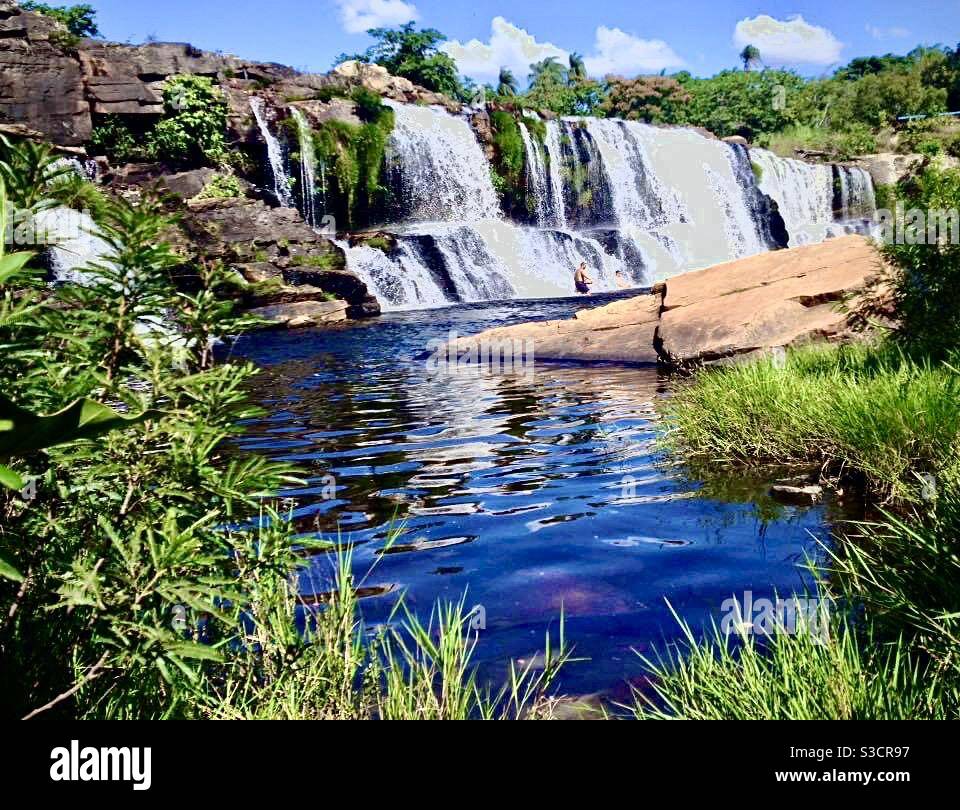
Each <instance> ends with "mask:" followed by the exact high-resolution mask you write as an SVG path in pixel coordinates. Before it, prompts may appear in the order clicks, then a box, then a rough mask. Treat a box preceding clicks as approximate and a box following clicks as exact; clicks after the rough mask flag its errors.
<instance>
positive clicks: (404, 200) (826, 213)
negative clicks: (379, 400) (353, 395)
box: [258, 100, 875, 310]
mask: <svg viewBox="0 0 960 810" xmlns="http://www.w3.org/2000/svg"><path fill="white" fill-rule="evenodd" d="M384 103H385V104H388V105H389V106H390V107H391V109H392V110H393V111H394V118H395V126H394V129H393V131H392V133H391V135H390V138H389V141H388V144H387V151H386V157H385V182H386V183H388V184H389V186H390V188H391V191H392V194H393V201H394V205H393V207H392V210H393V212H394V217H395V221H394V223H393V224H388V225H384V226H381V230H383V231H384V232H385V233H387V234H390V235H391V237H392V239H391V244H390V246H388V247H385V248H384V249H379V248H373V247H370V246H366V245H363V244H355V245H354V246H350V244H348V243H347V242H340V243H338V244H340V245H341V247H342V248H343V249H344V252H345V253H346V256H347V264H348V267H349V268H350V269H351V270H352V271H353V272H354V273H356V274H357V275H358V276H359V277H360V278H361V279H363V281H364V282H365V283H366V284H367V286H368V287H369V289H370V292H371V293H372V294H373V295H375V296H376V297H377V298H378V299H379V300H380V302H381V305H382V306H383V308H384V309H385V310H397V309H419V308H427V307H439V306H447V305H450V304H454V303H460V302H471V301H485V300H499V299H509V298H543V297H554V296H569V295H571V294H573V289H572V288H573V283H572V276H573V271H574V268H575V267H576V266H577V265H578V264H580V262H586V263H587V265H588V267H589V268H590V272H591V275H593V276H594V278H595V279H596V282H597V283H596V284H595V286H594V288H593V289H594V290H595V291H597V292H602V291H609V290H615V289H617V288H618V285H617V278H616V276H617V274H618V273H620V274H622V276H623V277H625V278H626V279H627V280H628V281H629V282H630V283H632V284H633V285H636V286H643V285H648V284H650V283H651V282H652V281H654V280H657V279H663V278H667V277H669V276H671V275H675V274H676V273H679V272H684V271H686V270H691V269H695V268H698V267H704V266H709V265H712V264H717V263H721V262H725V261H729V260H730V259H734V258H739V257H741V256H747V255H751V254H755V253H758V252H761V251H764V250H768V249H773V248H776V247H783V246H786V245H787V244H788V242H789V244H791V245H797V244H804V243H807V242H814V241H820V240H822V239H824V238H827V237H828V236H830V235H833V234H835V233H837V232H839V231H838V230H837V228H838V227H841V226H842V227H847V225H844V224H843V223H837V222H836V221H835V216H834V207H835V206H834V196H835V194H834V186H835V184H834V181H833V170H832V169H831V167H829V166H822V165H811V164H807V163H803V162H801V161H797V160H787V159H783V158H779V157H777V156H776V155H774V154H772V153H771V152H768V151H766V150H762V149H754V150H752V151H748V150H747V149H746V148H745V147H743V146H739V145H735V144H729V143H725V142H723V141H720V140H718V139H715V138H709V137H705V136H703V135H702V134H700V133H699V132H696V131H693V130H690V129H684V128H661V127H655V126H650V125H646V124H641V123H639V122H635V121H621V120H616V119H592V118H576V117H570V118H562V119H554V120H549V121H546V122H544V131H545V136H544V137H543V139H542V141H541V139H540V138H539V137H537V136H536V133H535V132H534V128H533V124H532V123H531V122H530V121H529V120H528V118H530V119H532V118H534V117H536V116H535V114H532V113H528V112H525V113H524V116H523V117H521V119H520V120H519V122H518V123H519V130H520V136H521V139H522V142H523V149H524V155H525V174H524V178H525V180H524V182H525V184H526V189H525V192H526V197H527V200H528V205H527V213H528V214H529V219H530V221H531V222H533V223H535V226H533V227H531V226H528V225H521V224H519V223H518V222H513V221H511V220H509V219H507V218H506V217H505V216H504V214H503V212H502V211H501V209H500V204H499V198H498V195H497V192H496V190H495V188H494V185H493V181H492V178H491V166H490V163H489V162H488V160H487V158H486V155H485V154H484V150H483V148H482V146H481V144H480V141H479V140H478V138H477V135H476V134H475V132H474V130H473V128H472V127H471V126H470V123H469V122H468V119H467V118H466V117H464V116H457V115H452V114H450V113H448V112H447V111H446V110H444V109H442V108H440V107H421V106H415V105H408V104H400V103H398V102H394V101H390V100H385V102H384ZM261 113H262V110H261ZM294 116H295V118H296V120H297V123H298V126H299V127H300V140H301V152H303V153H307V152H308V151H311V152H312V150H306V149H304V143H305V142H306V137H307V135H309V132H308V130H309V127H308V126H307V125H306V121H305V119H304V118H303V116H302V114H298V113H294ZM258 120H260V121H263V116H262V114H261V115H260V116H259V118H258ZM262 126H263V124H262ZM274 144H275V145H274V147H272V149H271V164H273V162H274V161H275V160H279V162H280V164H281V168H282V152H281V151H280V146H279V144H276V142H275V140H274ZM318 170H319V172H320V173H321V177H320V188H321V189H322V172H323V166H322V165H318V164H317V163H316V162H313V163H311V162H309V161H308V160H303V161H302V165H301V173H302V176H301V178H300V185H301V187H302V189H303V191H302V194H301V195H300V196H301V197H302V198H303V200H302V205H303V212H304V216H305V218H306V219H307V220H308V221H309V222H311V224H314V225H315V224H316V218H317V214H318V213H321V212H322V211H318V208H317V183H318V177H317V174H318ZM836 171H838V172H839V176H838V179H837V183H836V195H837V197H838V199H839V203H838V208H839V209H842V211H843V215H844V216H845V217H852V216H864V215H866V214H867V213H869V212H871V211H872V208H873V206H874V205H875V203H874V198H873V187H872V183H871V182H870V178H869V175H867V173H866V172H864V171H863V170H861V169H856V168H847V167H844V168H842V169H840V168H838V169H837V170H836ZM321 193H322V191H321ZM778 211H779V213H778ZM851 227H853V226H851Z"/></svg>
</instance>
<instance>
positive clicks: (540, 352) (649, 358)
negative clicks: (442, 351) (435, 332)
mask: <svg viewBox="0 0 960 810" xmlns="http://www.w3.org/2000/svg"><path fill="white" fill-rule="evenodd" d="M659 313H660V298H659V297H658V296H655V295H643V296H638V297H636V298H627V299H625V300H622V301H615V302H614V303H612V304H607V305H606V306H603V307H599V308H597V309H585V310H581V311H580V312H578V313H577V315H576V316H575V317H573V318H570V319H568V320H558V321H536V322H533V323H524V324H518V325H516V326H502V327H498V328H496V329H488V330H486V331H485V332H481V333H480V334H478V335H475V336H473V337H470V338H461V339H460V340H458V341H457V342H456V348H457V349H458V351H460V352H463V353H465V352H466V351H468V350H470V349H471V348H473V347H476V346H480V347H481V348H483V347H484V346H485V345H495V344H498V343H502V342H505V341H519V342H520V343H521V344H523V343H527V344H528V345H530V346H532V348H533V354H534V357H535V358H536V359H537V360H575V361H580V362H606V363H634V364H650V363H656V362H657V360H658V356H657V352H656V349H655V348H654V340H653V338H654V334H655V332H656V329H657V319H658V316H659Z"/></svg>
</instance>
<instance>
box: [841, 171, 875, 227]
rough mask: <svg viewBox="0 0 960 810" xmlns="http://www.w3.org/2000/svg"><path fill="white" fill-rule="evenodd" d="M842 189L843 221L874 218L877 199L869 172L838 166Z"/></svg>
mask: <svg viewBox="0 0 960 810" xmlns="http://www.w3.org/2000/svg"><path fill="white" fill-rule="evenodd" d="M836 171H837V179H838V184H839V187H840V189H839V190H840V201H839V202H840V208H839V210H840V215H841V217H842V218H843V219H861V218H868V217H872V216H873V214H874V213H875V212H876V210H877V197H876V192H875V191H874V188H873V180H872V179H871V178H870V174H869V172H867V171H866V169H862V168H860V167H859V166H836Z"/></svg>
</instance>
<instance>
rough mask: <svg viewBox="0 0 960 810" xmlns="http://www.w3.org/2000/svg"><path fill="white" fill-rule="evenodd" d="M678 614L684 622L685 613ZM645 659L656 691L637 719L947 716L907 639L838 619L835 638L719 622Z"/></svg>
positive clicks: (687, 631)
mask: <svg viewBox="0 0 960 810" xmlns="http://www.w3.org/2000/svg"><path fill="white" fill-rule="evenodd" d="M678 621H680V620H679V619H678ZM681 627H682V629H683V633H684V636H685V640H684V641H682V642H680V643H679V644H677V645H675V646H674V647H672V648H671V649H670V650H668V651H667V652H665V653H663V654H661V655H659V656H656V657H653V658H645V659H644V661H645V663H646V665H647V667H648V669H649V675H650V682H651V690H652V692H641V691H635V694H634V704H633V707H632V708H633V712H634V715H635V716H636V717H637V718H639V719H671V718H684V719H690V720H879V719H883V720H906V719H916V718H921V717H923V718H940V717H945V716H947V714H948V711H949V710H948V709H947V708H946V705H945V703H944V702H943V701H942V695H941V694H940V693H938V692H936V691H932V690H931V689H930V688H929V685H928V682H929V680H928V678H927V672H926V669H927V668H929V666H930V665H929V664H924V663H921V662H920V660H919V659H918V657H917V656H916V655H915V654H913V653H911V651H910V647H909V645H908V644H907V643H906V642H905V641H904V639H902V638H897V639H893V640H892V641H890V642H888V643H883V642H881V641H880V640H879V639H877V638H875V637H873V635H872V634H871V633H870V632H867V634H866V635H864V636H859V635H858V633H857V631H856V630H855V629H853V628H851V627H850V625H848V624H847V622H846V621H844V620H843V619H836V620H835V621H834V622H833V627H832V629H831V632H830V636H829V638H828V639H824V638H823V637H822V635H821V634H819V633H814V632H811V631H810V628H803V627H801V629H800V632H798V633H796V634H795V635H788V634H786V633H784V632H776V633H774V634H772V635H770V636H769V637H759V636H755V635H749V636H747V635H737V634H734V635H726V634H724V633H723V632H721V630H720V629H719V628H718V627H717V626H716V625H714V627H713V631H712V634H710V635H708V637H707V638H706V639H699V638H697V636H695V634H694V632H693V631H692V630H691V628H690V627H689V626H688V625H687V624H685V623H683V622H681Z"/></svg>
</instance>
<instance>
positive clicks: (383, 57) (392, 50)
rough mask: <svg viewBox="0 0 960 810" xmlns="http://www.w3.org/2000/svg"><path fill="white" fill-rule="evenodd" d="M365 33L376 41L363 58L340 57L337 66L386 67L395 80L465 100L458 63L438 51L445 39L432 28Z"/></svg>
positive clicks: (408, 27) (409, 27)
mask: <svg viewBox="0 0 960 810" xmlns="http://www.w3.org/2000/svg"><path fill="white" fill-rule="evenodd" d="M367 33H368V34H369V35H370V36H371V37H373V38H374V39H375V40H377V41H376V43H375V44H373V45H371V46H370V47H369V48H367V50H366V51H365V52H364V53H362V54H357V55H354V56H349V55H347V54H341V55H340V56H339V57H338V58H337V62H338V63H339V62H345V61H347V60H350V59H356V60H357V61H359V62H370V63H372V64H376V65H381V66H382V67H385V68H386V69H387V70H388V71H390V73H392V74H393V75H394V76H401V77H403V78H405V79H409V80H410V81H412V82H414V83H415V84H419V85H420V86H421V87H425V88H427V90H432V91H434V92H435V93H443V94H444V95H446V96H449V97H450V98H455V99H464V100H465V99H466V96H467V95H468V92H467V90H466V89H465V87H464V83H463V81H462V80H461V79H460V76H459V74H458V72H457V63H456V62H454V61H453V59H452V58H451V57H450V56H449V54H446V53H444V52H443V51H441V50H440V47H439V46H440V44H441V43H443V42H445V41H446V39H447V37H446V36H445V35H444V34H441V33H440V32H439V31H437V30H436V29H434V28H424V29H423V30H420V31H418V30H417V28H416V25H415V24H414V23H412V22H408V23H406V24H405V25H401V26H399V27H398V28H371V29H370V30H369V31H367Z"/></svg>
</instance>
